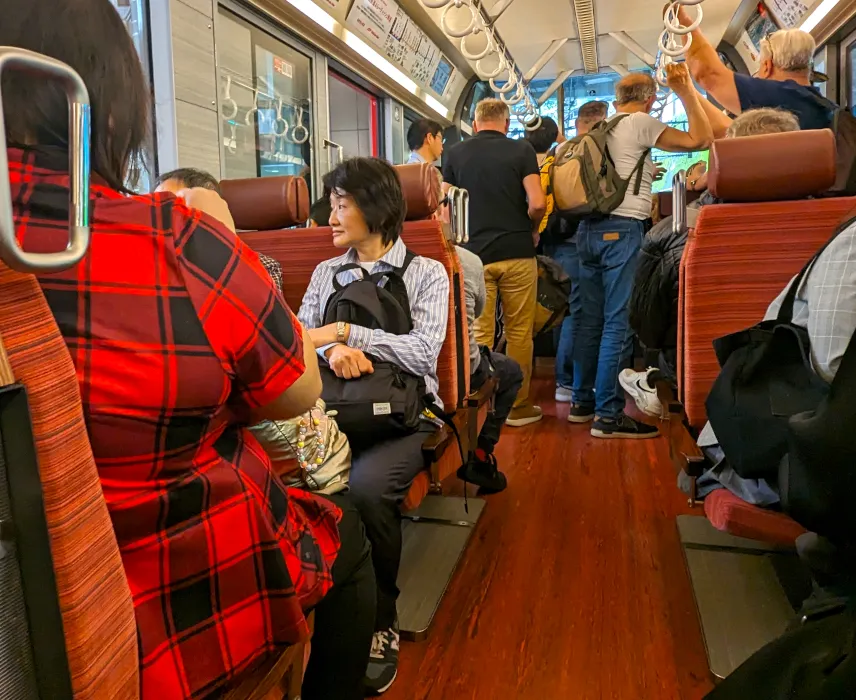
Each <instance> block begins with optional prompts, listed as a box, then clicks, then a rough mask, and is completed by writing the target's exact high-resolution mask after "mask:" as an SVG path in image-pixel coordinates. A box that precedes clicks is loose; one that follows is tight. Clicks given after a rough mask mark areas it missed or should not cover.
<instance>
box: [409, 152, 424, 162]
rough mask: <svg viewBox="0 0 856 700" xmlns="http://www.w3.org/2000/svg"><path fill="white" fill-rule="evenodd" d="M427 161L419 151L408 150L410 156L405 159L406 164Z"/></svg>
mask: <svg viewBox="0 0 856 700" xmlns="http://www.w3.org/2000/svg"><path fill="white" fill-rule="evenodd" d="M427 162H428V161H427V160H425V158H423V157H422V154H421V153H420V152H419V151H410V158H408V159H407V164H408V165H410V164H411V163H427Z"/></svg>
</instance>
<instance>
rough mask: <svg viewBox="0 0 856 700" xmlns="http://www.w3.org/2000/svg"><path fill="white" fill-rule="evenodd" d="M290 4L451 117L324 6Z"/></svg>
mask: <svg viewBox="0 0 856 700" xmlns="http://www.w3.org/2000/svg"><path fill="white" fill-rule="evenodd" d="M288 4H289V5H291V6H292V7H294V8H295V9H296V10H298V11H299V12H300V13H301V14H303V15H305V16H306V17H308V18H309V19H311V20H312V21H313V22H315V23H316V24H317V25H319V26H320V27H322V28H324V29H326V30H327V31H328V32H330V33H331V34H332V35H334V36H335V37H337V38H339V39H341V40H342V41H344V42H345V44H346V45H347V46H348V47H350V48H351V49H352V50H353V51H355V52H356V53H357V54H359V55H360V56H361V57H362V58H364V59H365V60H366V61H368V62H369V63H371V64H372V65H373V66H374V67H375V68H377V69H378V70H379V71H381V72H382V73H385V74H386V75H388V76H389V77H390V78H392V79H393V80H394V81H395V82H396V83H398V84H399V85H400V86H401V87H402V88H404V89H405V90H407V91H408V92H410V93H412V94H414V95H416V96H417V97H419V98H420V99H421V100H422V101H423V102H424V103H425V104H426V105H428V107H430V108H431V109H433V110H434V111H435V112H437V113H438V114H439V115H441V116H442V117H443V118H445V119H451V116H452V113H451V111H450V110H449V108H448V107H446V105H444V104H443V103H442V102H440V100H438V99H437V98H436V97H434V96H433V95H429V94H428V93H427V92H425V91H424V90H422V89H421V88H420V87H419V86H418V85H417V84H416V83H415V82H414V81H413V80H412V79H411V78H410V76H409V75H406V74H405V73H403V72H402V71H400V70H399V69H398V68H397V67H396V66H394V65H393V64H392V63H390V62H389V61H388V60H387V59H386V58H384V57H383V56H381V55H380V54H379V53H378V52H377V51H375V50H374V49H373V48H372V47H371V46H369V45H368V44H367V43H366V42H364V41H363V40H362V39H360V37H358V36H357V35H356V34H354V33H353V32H351V31H349V30H347V29H345V27H343V26H342V24H341V23H339V22H338V21H336V20H335V19H333V17H331V16H330V15H328V14H327V13H326V12H325V11H324V10H323V9H322V8H320V7H318V5H316V4H315V3H314V2H312V0H288Z"/></svg>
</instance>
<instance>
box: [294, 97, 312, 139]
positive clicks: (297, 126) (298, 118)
mask: <svg viewBox="0 0 856 700" xmlns="http://www.w3.org/2000/svg"><path fill="white" fill-rule="evenodd" d="M298 134H300V135H299V136H298ZM291 140H292V141H293V142H294V143H298V144H300V143H306V142H307V141H308V140H309V129H307V128H306V127H305V126H304V125H303V107H301V106H300V105H297V106H296V107H295V108H294V126H293V127H292V128H291Z"/></svg>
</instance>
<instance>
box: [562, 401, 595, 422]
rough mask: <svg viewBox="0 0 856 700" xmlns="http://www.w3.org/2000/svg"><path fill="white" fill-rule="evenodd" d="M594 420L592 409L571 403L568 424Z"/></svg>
mask: <svg viewBox="0 0 856 700" xmlns="http://www.w3.org/2000/svg"><path fill="white" fill-rule="evenodd" d="M591 420H594V408H592V407H591V406H580V404H578V403H572V404H571V408H570V410H569V411H568V422H569V423H588V422H589V421H591Z"/></svg>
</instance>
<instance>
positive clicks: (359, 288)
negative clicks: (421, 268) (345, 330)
mask: <svg viewBox="0 0 856 700" xmlns="http://www.w3.org/2000/svg"><path fill="white" fill-rule="evenodd" d="M415 257H416V256H415V255H414V254H413V253H411V252H410V251H407V254H406V255H405V257H404V263H403V264H402V266H401V267H399V268H396V269H394V270H391V271H388V272H374V273H372V274H367V273H366V272H365V271H364V270H363V268H362V267H361V266H360V265H358V264H356V263H348V264H346V265H342V266H341V267H339V268H338V269H337V270H336V272H335V274H334V276H333V287H334V289H335V291H334V292H333V294H332V295H331V296H330V298H329V299H328V300H327V306H326V308H325V310H324V323H325V324H330V323H337V322H339V321H344V322H346V323H351V324H353V325H358V326H363V327H365V328H369V329H371V330H383V331H386V332H387V333H392V334H394V335H406V334H407V333H409V332H410V331H411V330H413V318H412V316H411V314H410V300H409V298H408V296H407V287H406V286H405V284H404V279H403V275H404V272H405V271H406V270H407V268H408V267H409V266H410V263H411V262H412V261H413V258H415ZM348 270H359V271H360V272H362V274H363V277H362V279H357V280H354V281H352V282H350V283H349V284H345V285H343V284H342V283H341V282H339V279H338V278H339V275H340V274H341V273H343V272H346V271H348ZM369 359H370V360H371V362H372V364H373V365H374V372H373V373H372V374H366V375H363V376H362V377H359V378H358V379H341V378H340V377H337V376H336V374H335V373H334V372H333V370H332V369H330V367H329V365H327V364H326V363H325V362H322V363H321V380H322V384H323V388H322V390H321V398H322V399H324V401H325V403H326V404H327V408H328V410H331V411H337V412H338V413H337V416H336V422H337V423H338V424H339V427H340V428H341V430H342V431H343V432H344V433H345V434H346V435H347V436H348V440H349V441H350V442H351V444H352V445H353V446H354V447H361V446H364V445H368V444H375V443H378V442H382V441H383V440H389V439H392V438H395V437H400V436H402V435H407V434H410V433H414V432H416V430H417V429H418V427H419V420H420V416H421V414H422V409H423V406H424V397H425V378H424V377H417V376H416V375H413V374H411V373H410V372H407V371H406V370H404V369H402V368H401V367H399V366H398V365H396V364H395V363H393V362H385V361H381V360H378V359H377V358H374V357H371V356H369Z"/></svg>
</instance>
